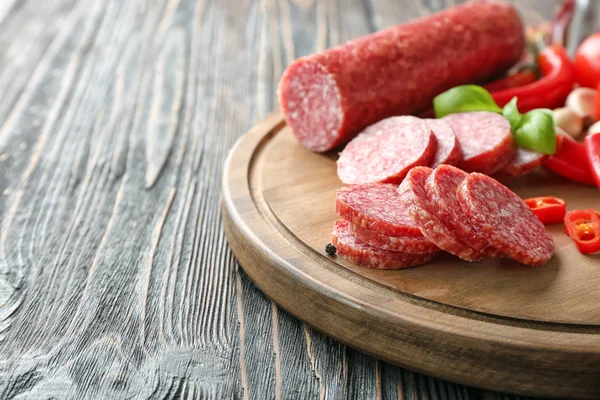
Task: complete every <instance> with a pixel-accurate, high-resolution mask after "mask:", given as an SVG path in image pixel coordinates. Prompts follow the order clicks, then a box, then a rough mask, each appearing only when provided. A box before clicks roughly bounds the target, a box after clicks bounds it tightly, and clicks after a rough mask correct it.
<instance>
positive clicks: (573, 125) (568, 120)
mask: <svg viewBox="0 0 600 400" xmlns="http://www.w3.org/2000/svg"><path fill="white" fill-rule="evenodd" d="M553 113H554V119H555V120H556V126H557V127H558V128H560V129H562V130H564V131H565V132H566V133H568V134H569V135H570V136H571V137H572V138H575V139H576V138H578V137H579V136H581V134H582V132H583V118H581V117H580V116H579V115H577V114H576V113H575V111H573V110H572V109H570V108H568V107H563V108H557V109H555V110H554V111H553Z"/></svg>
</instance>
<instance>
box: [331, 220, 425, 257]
mask: <svg viewBox="0 0 600 400" xmlns="http://www.w3.org/2000/svg"><path fill="white" fill-rule="evenodd" d="M331 242H332V243H333V245H334V246H335V247H336V248H337V254H339V255H340V256H341V257H342V258H344V259H345V260H347V261H348V262H350V263H352V264H356V265H362V266H363V267H369V268H376V269H401V268H407V267H414V266H416V265H421V264H425V263H426V262H429V261H431V260H433V258H434V257H435V254H436V253H428V254H411V253H405V252H401V251H388V250H383V249H379V248H377V247H373V246H371V245H369V244H367V243H365V242H363V241H362V240H360V239H358V238H356V237H355V236H354V235H353V234H352V232H351V231H350V223H349V222H348V221H346V220H343V219H341V220H338V221H337V222H336V223H335V224H334V226H333V233H332V238H331Z"/></svg>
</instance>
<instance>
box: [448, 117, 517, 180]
mask: <svg viewBox="0 0 600 400" xmlns="http://www.w3.org/2000/svg"><path fill="white" fill-rule="evenodd" d="M443 120H445V121H447V122H449V123H450V125H452V128H453V129H454V133H455V134H456V137H457V138H458V142H459V143H460V148H461V150H462V153H463V160H462V162H461V163H460V164H459V165H458V166H459V167H460V168H461V169H463V170H465V171H468V172H475V171H476V172H481V173H483V174H487V175H492V174H494V173H496V172H498V171H500V170H501V169H502V168H503V167H505V166H506V165H507V164H508V163H510V162H511V161H512V160H513V159H514V157H515V149H514V144H513V140H512V133H511V130H510V123H509V122H508V120H507V119H506V118H504V117H503V116H502V115H500V114H496V113H492V112H487V111H477V112H466V113H458V114H451V115H448V116H446V117H444V118H443Z"/></svg>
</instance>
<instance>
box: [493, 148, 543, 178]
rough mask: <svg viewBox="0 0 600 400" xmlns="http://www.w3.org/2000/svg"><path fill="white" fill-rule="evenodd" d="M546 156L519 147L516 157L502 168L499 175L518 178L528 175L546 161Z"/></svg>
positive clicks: (500, 176)
mask: <svg viewBox="0 0 600 400" xmlns="http://www.w3.org/2000/svg"><path fill="white" fill-rule="evenodd" d="M544 157H545V156H544V154H542V153H537V152H535V151H530V150H525V149H522V148H518V149H517V155H516V156H515V159H514V160H512V161H511V162H510V163H509V164H508V165H507V166H505V167H504V168H502V169H501V170H500V171H499V172H498V174H497V176H498V177H499V178H506V177H510V178H517V177H519V176H523V175H526V174H528V173H530V172H531V171H533V170H534V169H536V168H538V167H540V166H541V165H542V162H543V161H544Z"/></svg>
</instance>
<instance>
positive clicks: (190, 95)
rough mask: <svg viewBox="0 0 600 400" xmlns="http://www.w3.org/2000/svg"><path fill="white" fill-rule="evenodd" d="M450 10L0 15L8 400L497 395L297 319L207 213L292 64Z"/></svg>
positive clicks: (72, 2)
mask: <svg viewBox="0 0 600 400" xmlns="http://www.w3.org/2000/svg"><path fill="white" fill-rule="evenodd" d="M453 3H454V2H453V1H452V0H446V1H442V0H430V1H424V2H422V1H419V0H402V1H392V0H369V1H366V0H328V1H316V0H256V1H251V0H246V1H234V0H224V1H220V0H219V1H217V0H153V1H144V0H131V1H126V2H123V1H118V0H107V1H102V2H85V1H76V0H52V1H33V0H19V1H14V0H5V1H2V2H1V3H0V65H1V67H0V89H1V91H2V93H3V95H2V97H0V304H1V307H0V397H1V398H11V399H12V398H52V397H54V398H248V399H254V398H269V399H272V398H282V399H287V398H327V399H337V398H351V397H357V396H358V397H363V398H368V397H372V398H384V399H388V398H390V399H391V398H394V399H396V398H398V399H412V398H431V399H436V398H451V399H479V398H486V399H495V398H498V399H500V398H505V397H503V396H500V395H496V394H494V393H489V392H485V393H484V392H481V391H478V390H475V389H470V388H469V389H467V388H464V387H461V386H457V385H454V384H450V383H446V382H443V381H440V380H437V379H434V378H429V377H425V376H422V375H419V374H416V373H413V372H409V371H406V370H402V369H400V368H398V367H395V366H391V365H389V364H386V363H383V362H377V361H375V360H374V359H373V358H370V357H367V356H365V355H362V354H360V353H359V352H357V351H355V350H352V349H350V348H347V347H345V346H343V345H341V344H339V343H338V342H336V341H334V340H333V339H331V338H328V337H326V336H324V335H322V334H320V333H318V332H315V331H313V330H312V329H311V328H309V327H307V326H306V325H304V324H303V323H301V322H299V321H298V320H296V319H295V318H293V317H292V316H290V315H289V314H287V313H286V312H284V311H283V310H281V309H279V308H278V307H277V306H275V305H274V304H272V303H271V302H270V301H268V300H267V299H266V298H265V297H264V295H263V294H262V293H261V292H260V291H259V290H258V289H256V287H255V286H254V285H253V284H252V283H251V282H250V281H249V280H248V278H247V277H246V276H245V274H244V273H243V272H242V271H241V270H240V269H239V267H238V265H237V263H236V261H235V259H234V257H233V255H232V254H231V252H230V250H229V249H228V246H227V243H226V240H225V237H224V234H223V231H222V227H221V217H220V214H219V203H220V190H221V187H220V185H221V183H220V182H221V175H222V170H223V163H224V160H225V157H226V155H227V152H228V150H229V149H230V148H231V147H232V146H233V144H234V142H235V141H236V139H237V138H238V137H239V136H241V135H242V134H243V133H244V132H245V131H246V130H247V129H248V128H249V127H250V126H252V125H253V123H254V122H255V121H258V120H260V119H262V118H264V117H265V116H266V115H267V114H268V113H270V112H271V110H273V109H275V108H276V107H277V104H276V100H275V85H276V83H277V81H278V79H279V76H280V75H281V73H282V71H283V70H284V69H285V66H286V65H287V64H289V62H290V61H291V60H292V59H293V58H295V57H299V56H301V55H304V54H307V53H310V52H313V51H316V50H319V49H322V48H325V47H328V46H332V45H334V44H337V43H340V42H343V41H346V40H348V39H350V38H353V37H355V36H358V35H361V34H364V33H368V32H370V31H373V30H376V29H380V28H383V27H385V26H389V25H392V24H396V23H400V22H402V21H405V20H407V19H409V18H413V17H417V16H420V15H424V14H427V13H429V12H432V11H436V10H439V9H441V8H443V7H446V6H450V5H452V4H453ZM549 3H551V2H547V1H545V0H529V1H519V2H518V7H519V8H520V9H521V11H522V12H523V15H524V16H525V17H526V18H527V19H528V20H535V19H539V18H540V15H541V16H548V15H550V13H551V11H552V10H551V7H550V6H549ZM533 10H538V11H533ZM534 22H535V21H534ZM511 398H512V397H511Z"/></svg>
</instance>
